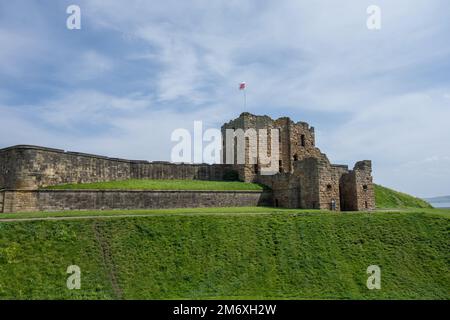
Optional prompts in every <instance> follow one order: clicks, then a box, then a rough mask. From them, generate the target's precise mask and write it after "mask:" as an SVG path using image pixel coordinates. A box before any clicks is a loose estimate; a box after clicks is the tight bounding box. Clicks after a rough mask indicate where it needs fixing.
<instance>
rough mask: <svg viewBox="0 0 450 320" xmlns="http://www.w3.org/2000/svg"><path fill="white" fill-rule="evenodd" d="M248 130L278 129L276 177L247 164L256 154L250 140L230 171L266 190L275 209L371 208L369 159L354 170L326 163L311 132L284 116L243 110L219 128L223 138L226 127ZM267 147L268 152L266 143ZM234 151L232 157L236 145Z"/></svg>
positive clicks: (309, 128) (358, 164)
mask: <svg viewBox="0 0 450 320" xmlns="http://www.w3.org/2000/svg"><path fill="white" fill-rule="evenodd" d="M252 128H254V129H256V130H259V129H267V131H268V132H270V129H278V130H279V148H280V150H279V155H280V157H279V158H280V159H279V168H280V169H279V173H278V174H276V175H270V176H264V175H261V174H260V172H261V168H262V167H263V165H262V164H260V161H259V159H257V161H256V162H257V163H256V165H255V164H249V163H248V162H249V161H248V159H249V157H250V154H255V153H250V142H249V141H246V145H245V152H246V157H245V159H246V164H244V165H236V164H235V165H233V167H234V169H235V170H236V171H238V173H239V177H240V179H241V180H243V181H248V182H259V183H262V184H265V185H267V186H269V187H271V188H272V190H273V196H274V204H275V205H276V206H280V207H287V208H314V209H335V210H355V211H358V210H371V209H374V208H375V195H374V190H373V183H372V164H371V161H368V160H365V161H360V162H357V163H356V165H355V167H354V168H353V170H349V169H348V167H347V166H346V165H335V164H331V163H330V161H329V160H328V158H327V156H326V155H325V154H323V153H322V152H321V151H320V150H319V148H317V147H316V145H315V135H314V128H313V127H310V126H309V125H308V124H307V123H305V122H297V123H295V122H293V121H292V120H291V119H289V118H287V117H283V118H279V119H276V120H273V119H271V118H270V117H268V116H256V115H253V114H250V113H247V112H245V113H242V114H241V115H240V116H239V118H237V119H235V120H232V121H230V122H228V123H226V124H224V125H223V126H222V135H223V136H225V131H226V129H233V130H237V129H243V130H244V131H245V130H247V129H252ZM257 133H258V134H259V132H258V131H257ZM258 141H259V138H258ZM268 141H270V138H268ZM267 149H268V150H267V151H268V154H271V152H272V151H271V147H270V143H269V144H268V148H267ZM223 150H224V151H223V155H222V157H223V160H224V162H227V158H226V152H225V142H224V148H223ZM234 151H235V154H236V153H237V145H235V146H234Z"/></svg>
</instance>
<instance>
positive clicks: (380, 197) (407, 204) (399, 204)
mask: <svg viewBox="0 0 450 320" xmlns="http://www.w3.org/2000/svg"><path fill="white" fill-rule="evenodd" d="M374 187H375V203H376V206H377V208H388V209H394V208H400V209H403V208H432V206H431V205H430V204H429V203H428V202H426V201H425V200H422V199H420V198H416V197H413V196H410V195H409V194H406V193H402V192H398V191H395V190H392V189H389V188H386V187H383V186H380V185H377V184H375V185H374Z"/></svg>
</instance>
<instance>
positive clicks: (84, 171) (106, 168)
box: [0, 145, 231, 190]
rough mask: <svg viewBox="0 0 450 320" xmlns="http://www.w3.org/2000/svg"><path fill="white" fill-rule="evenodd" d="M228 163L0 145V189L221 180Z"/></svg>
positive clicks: (228, 167)
mask: <svg viewBox="0 0 450 320" xmlns="http://www.w3.org/2000/svg"><path fill="white" fill-rule="evenodd" d="M230 170H231V166H226V165H209V164H175V163H170V162H164V161H154V162H149V161H145V160H125V159H118V158H109V157H103V156H98V155H93V154H86V153H80V152H71V151H64V150H60V149H51V148H44V147H37V146H28V145H18V146H14V147H9V148H5V149H0V190H1V189H28V190H33V189H38V188H41V187H47V186H54V185H58V184H66V183H90V182H101V181H111V180H126V179H198V180H222V179H223V177H224V175H225V174H226V173H227V172H229V171H230Z"/></svg>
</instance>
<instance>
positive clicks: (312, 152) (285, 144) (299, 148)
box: [222, 113, 321, 182]
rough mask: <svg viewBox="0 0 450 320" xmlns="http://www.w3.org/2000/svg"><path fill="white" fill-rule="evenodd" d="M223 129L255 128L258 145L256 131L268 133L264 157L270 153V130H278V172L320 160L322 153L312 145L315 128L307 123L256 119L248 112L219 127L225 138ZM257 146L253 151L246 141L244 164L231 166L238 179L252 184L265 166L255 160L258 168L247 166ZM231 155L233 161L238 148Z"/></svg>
mask: <svg viewBox="0 0 450 320" xmlns="http://www.w3.org/2000/svg"><path fill="white" fill-rule="evenodd" d="M226 129H233V130H237V129H242V130H244V131H245V130H248V129H256V131H257V134H258V142H259V130H260V129H266V130H267V154H268V155H271V154H272V146H271V129H278V130H279V161H280V162H279V165H280V166H279V172H280V173H291V172H292V171H293V167H294V162H295V161H298V160H302V159H306V158H310V157H320V156H321V152H320V150H319V149H318V148H317V147H316V146H315V134H314V128H313V127H310V126H309V125H308V124H307V123H306V122H297V123H294V122H293V121H292V120H291V119H289V118H287V117H282V118H279V119H276V120H273V119H271V118H270V117H268V116H255V115H252V114H250V113H242V114H241V115H240V116H239V118H237V119H235V120H232V121H230V122H228V123H226V124H224V125H223V126H222V136H223V137H225V136H226V135H225V130H226ZM225 143H226V141H225V139H224V141H223V159H224V162H226V160H227V159H226V148H225ZM259 147H260V146H259V144H257V148H256V150H255V148H252V146H251V144H250V143H248V141H246V146H245V159H246V164H241V165H234V168H235V170H236V171H238V172H239V177H240V179H241V180H243V181H247V182H255V181H257V180H258V179H259V178H258V175H259V173H260V172H261V168H263V167H267V165H262V164H261V163H259V161H258V169H257V170H255V165H253V164H247V163H248V160H249V154H251V152H250V151H254V152H253V154H257V150H259ZM234 153H235V157H234V158H235V159H234V163H237V162H236V159H237V157H236V154H237V145H236V144H235V145H234Z"/></svg>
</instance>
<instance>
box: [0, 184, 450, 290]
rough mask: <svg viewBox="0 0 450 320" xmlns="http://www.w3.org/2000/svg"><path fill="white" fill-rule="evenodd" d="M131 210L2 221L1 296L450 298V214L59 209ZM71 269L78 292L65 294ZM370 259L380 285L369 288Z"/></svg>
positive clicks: (430, 211) (424, 210) (428, 211)
mask: <svg viewBox="0 0 450 320" xmlns="http://www.w3.org/2000/svg"><path fill="white" fill-rule="evenodd" d="M377 190H378V191H379V190H380V189H379V188H377ZM378 191H377V192H378ZM393 196H394V195H392V197H393ZM392 197H391V196H384V197H381V199H391V198H392ZM377 199H380V195H379V194H378V195H377ZM384 203H389V202H384ZM390 203H392V202H390ZM394 204H396V205H399V204H398V202H395V203H394ZM403 204H404V202H403V203H402V204H401V206H402V207H403ZM378 205H379V204H378ZM389 206H391V205H389ZM404 206H405V207H407V206H408V207H409V206H410V205H409V204H408V205H404ZM124 213H126V214H139V215H145V216H144V217H119V216H117V217H116V218H106V217H105V218H100V217H96V218H90V219H82V220H59V221H21V222H0V299H12V298H19V299H32V298H34V299H35V298H50V299H78V298H87V299H115V298H124V299H132V298H137V299H141V298H142V299H174V298H175V299H176V298H180V299H214V298H237V299H238V298H256V299H269V298H281V299H293V298H295V299H308V298H318V299H329V298H337V299H386V298H387V299H392V298H395V299H408V298H411V299H432V298H437V299H450V294H449V291H448V288H449V287H450V275H449V273H448V267H449V261H450V255H449V248H450V243H449V241H450V240H449V239H450V237H449V230H450V219H449V217H450V210H434V209H427V208H416V209H408V210H405V211H404V212H375V213H331V212H323V211H317V210H316V211H314V210H296V209H291V210H283V209H275V208H261V207H258V208H203V209H174V210H143V211H142V210H137V211H131V212H128V211H127V212H120V211H119V212H118V211H111V212H75V213H74V212H72V213H67V212H65V213H59V214H61V215H71V214H72V215H82V214H86V215H96V214H101V215H120V214H124ZM55 214H56V215H57V214H58V213H39V214H26V215H30V217H31V216H41V215H42V216H51V215H55ZM22 215H23V214H22ZM4 216H5V215H2V216H1V218H4ZM7 216H9V217H14V216H11V215H10V214H7ZM24 217H25V216H24ZM72 264H76V265H78V266H80V268H81V271H82V286H81V290H73V291H70V290H68V289H67V288H66V279H67V276H68V275H67V274H66V273H65V272H66V269H67V266H69V265H72ZM372 264H376V265H379V266H380V267H381V270H382V289H381V290H368V289H367V288H366V285H365V284H366V280H367V274H366V269H367V267H368V266H369V265H372Z"/></svg>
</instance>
